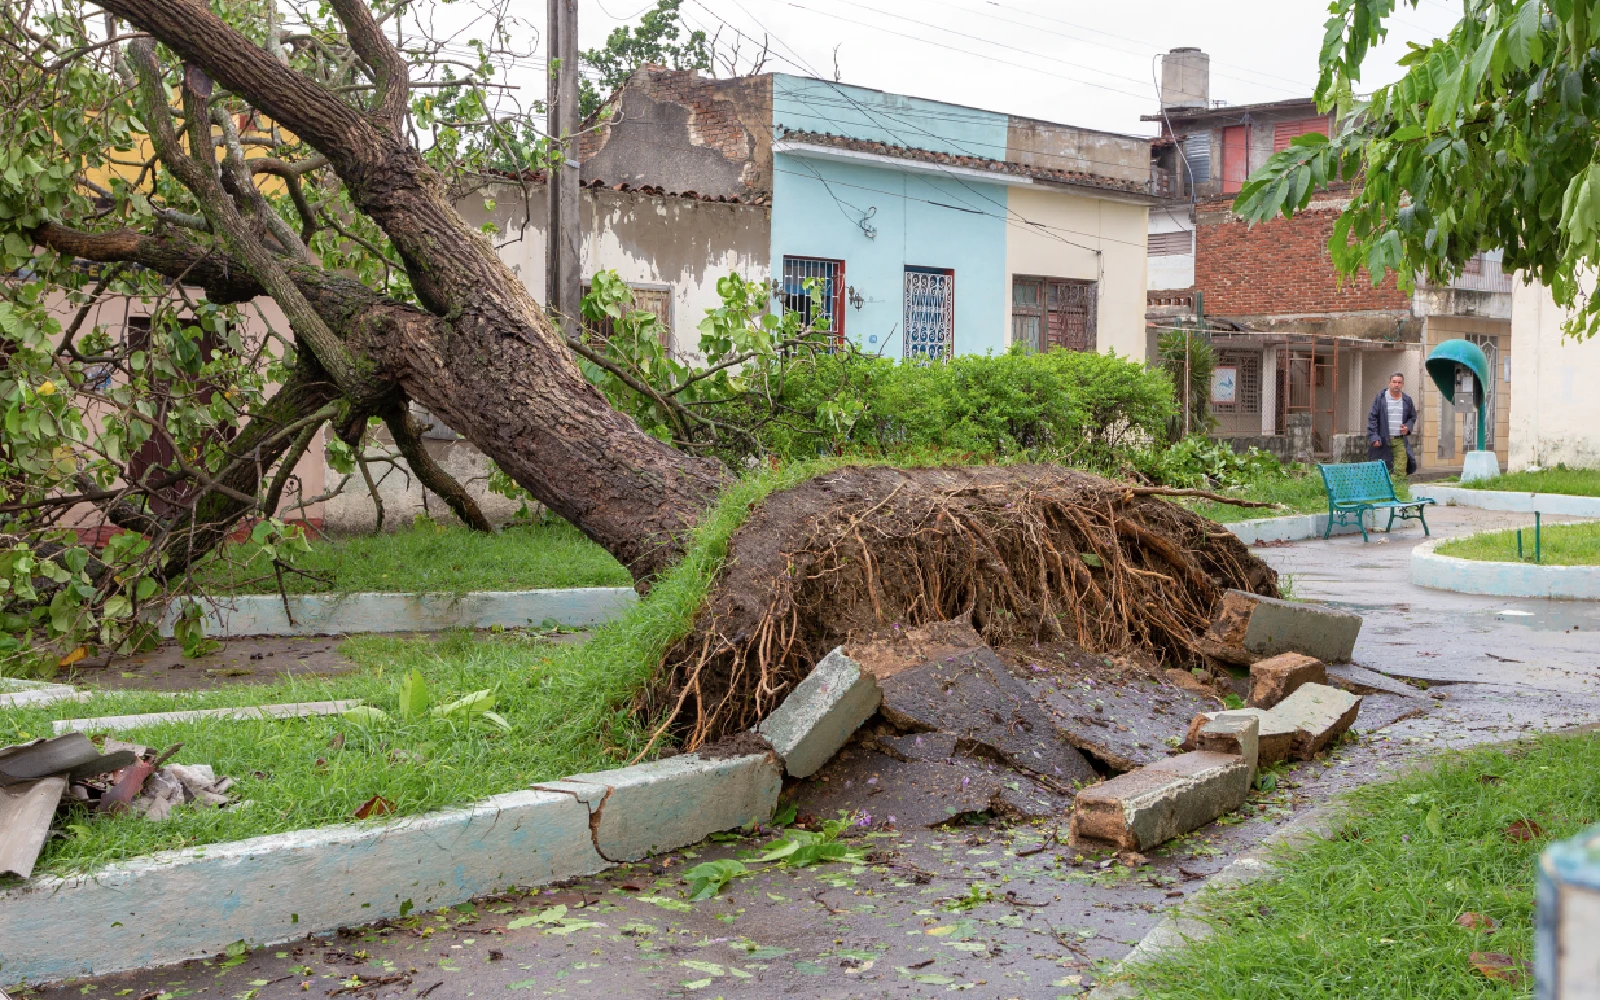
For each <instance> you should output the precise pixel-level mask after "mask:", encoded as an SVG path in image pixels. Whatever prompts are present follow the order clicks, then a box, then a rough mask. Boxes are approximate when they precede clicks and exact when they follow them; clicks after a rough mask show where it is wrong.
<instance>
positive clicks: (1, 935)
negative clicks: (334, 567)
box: [0, 661, 877, 984]
mask: <svg viewBox="0 0 1600 1000" xmlns="http://www.w3.org/2000/svg"><path fill="white" fill-rule="evenodd" d="M845 662H846V663H848V662H849V661H845ZM850 665H851V666H853V664H850ZM857 680H858V681H859V678H857ZM837 688H838V686H837V685H829V684H825V683H820V682H819V683H816V684H811V685H805V684H802V685H800V687H799V688H797V689H796V690H795V691H793V692H791V693H790V695H789V697H788V698H786V699H785V700H784V702H783V704H782V705H780V706H779V711H781V712H785V713H786V716H787V717H788V718H789V719H790V720H791V724H790V726H789V729H790V731H791V735H792V736H793V737H794V740H795V742H796V746H798V747H801V748H808V749H809V750H811V751H816V752H820V748H821V747H822V746H823V745H826V744H833V743H837V742H839V741H841V740H842V738H843V737H848V736H849V732H845V733H843V737H841V736H840V731H841V730H843V729H844V728H846V726H847V725H848V723H847V722H844V721H842V720H841V715H840V713H841V711H843V712H845V713H846V714H849V715H850V716H852V717H853V716H855V715H858V714H859V709H860V705H859V704H858V702H862V701H863V697H862V691H861V689H862V688H863V685H861V684H859V683H854V684H851V685H848V686H846V688H845V689H844V690H842V691H841V690H838V689H837ZM876 692H877V689H876V686H875V685H873V686H872V688H871V692H870V693H871V694H872V695H876ZM873 704H874V705H875V704H876V701H875V699H874V700H873ZM867 714H870V712H868V713H867ZM856 725H859V722H857V723H856ZM808 727H812V728H816V729H817V730H818V733H816V734H815V735H813V734H812V733H810V732H809V729H808ZM850 731H853V727H851V729H850ZM835 749H836V747H835ZM830 754H831V751H830ZM782 787H783V765H782V762H781V760H780V758H779V755H778V754H776V753H774V752H772V751H767V752H764V753H754V754H745V755H742V756H737V757H713V758H706V757H701V756H700V755H698V754H684V755H682V756H678V757H670V758H667V759H665V760H659V761H655V762H653V763H649V764H639V765H635V766H632V767H622V768H617V769H616V770H613V771H601V772H595V773H590V774H576V775H573V776H572V777H570V778H566V779H564V780H561V781H551V782H543V783H541V784H539V785H536V786H534V787H533V788H531V789H529V790H527V791H520V792H510V793H507V794H504V795H496V796H492V797H490V798H487V799H484V800H483V801H481V802H478V803H476V804H474V805H471V806H468V807H465V808H458V809H447V810H443V811H440V812H433V813H426V814H424V815H421V816H412V817H408V818H406V819H402V820H398V821H396V822H392V823H385V824H375V823H364V824H345V825H340V826H333V827H322V828H318V829H312V830H296V831H292V832H289V833H281V834H273V835H270V836H264V837H255V838H251V839H249V840H241V841H234V842H231V843H223V844H211V845H208V846H205V847H198V848H192V849H188V850H182V851H167V852H163V853H160V854H154V855H149V856H146V857H142V858H135V859H132V860H130V861H126V862H122V863H119V864H114V865H110V866H108V867H106V868H102V869H99V870H97V871H94V872H91V873H89V874H87V875H82V876H74V877H71V878H59V877H43V878H38V879H33V880H30V881H28V882H26V883H24V884H22V885H21V886H19V887H16V888H11V889H3V890H0V984H3V983H16V982H27V983H33V984H37V983H41V982H51V981H55V980H59V979H65V978H69V977H74V976H100V975H107V974H109V973H113V972H123V971H127V970H130V969H140V968H147V967H150V966H157V965H168V964H171V963H174V962H181V961H184V960H185V959H190V958H199V957H204V956H209V955H216V954H218V953H220V952H222V951H223V950H224V949H225V948H227V947H228V945H230V944H232V943H234V942H236V941H244V942H245V943H246V944H247V945H250V946H251V947H258V946H264V945H271V944H279V943H282V942H286V941H292V940H296V939H298V938H300V937H303V936H304V935H306V934H314V933H326V932H331V931H334V930H336V929H338V928H339V927H341V926H345V925H349V924H358V923H367V922H370V921H374V920H380V919H384V918H389V917H396V916H400V915H401V913H402V911H409V910H411V909H417V910H427V909H437V908H439V907H443V906H453V905H455V904H457V903H462V902H465V901H467V900H469V899H471V898H472V897H474V896H481V895H484V894H486V893H490V892H494V891H496V890H500V889H504V888H508V887H511V886H517V885H523V886H525V885H537V884H541V883H547V882H554V881H559V880H562V879H568V878H574V877H577V876H581V875H590V874H593V873H595V872H598V871H601V870H603V869H605V868H608V867H610V866H611V865H613V864H616V863H618V862H622V861H632V860H637V859H639V858H643V857H645V856H647V855H649V854H651V853H654V852H658V851H667V850H674V849H677V848H679V847H684V846H686V845H689V844H693V843H697V842H699V841H700V840H702V839H703V838H705V837H706V836H707V835H709V834H712V833H715V832H717V831H718V830H726V829H730V828H732V827H736V826H741V825H743V824H745V823H748V822H749V821H751V820H752V819H758V820H764V819H767V818H768V817H770V816H771V815H772V811H773V810H774V809H775V808H776V807H777V804H778V794H779V792H780V791H781V790H782ZM86 935H92V938H93V940H94V947H93V948H81V947H72V943H73V942H78V943H81V942H83V941H85V940H88V938H87V937H86Z"/></svg>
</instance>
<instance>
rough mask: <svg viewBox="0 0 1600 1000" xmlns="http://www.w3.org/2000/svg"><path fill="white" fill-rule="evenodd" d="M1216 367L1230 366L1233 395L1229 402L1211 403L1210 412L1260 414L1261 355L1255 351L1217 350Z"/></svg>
mask: <svg viewBox="0 0 1600 1000" xmlns="http://www.w3.org/2000/svg"><path fill="white" fill-rule="evenodd" d="M1217 368H1218V369H1222V368H1231V369H1233V372H1234V379H1233V382H1234V395H1233V402H1231V403H1217V402H1213V403H1212V404H1211V412H1212V413H1219V414H1221V413H1242V414H1252V413H1253V414H1260V412H1261V355H1260V353H1259V352H1256V351H1218V352H1217Z"/></svg>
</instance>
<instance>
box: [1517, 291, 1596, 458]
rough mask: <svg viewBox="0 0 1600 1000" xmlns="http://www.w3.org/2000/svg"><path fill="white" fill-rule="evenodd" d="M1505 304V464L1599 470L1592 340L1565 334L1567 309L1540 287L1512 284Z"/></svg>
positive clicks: (1594, 339)
mask: <svg viewBox="0 0 1600 1000" xmlns="http://www.w3.org/2000/svg"><path fill="white" fill-rule="evenodd" d="M1511 303H1512V305H1511V332H1510V340H1511V346H1512V349H1513V350H1515V352H1516V362H1515V365H1514V366H1513V367H1512V369H1511V370H1512V371H1513V372H1514V373H1515V377H1516V380H1517V382H1518V384H1519V386H1520V391H1519V392H1518V393H1517V396H1516V399H1515V401H1514V402H1513V403H1512V404H1511V406H1510V407H1508V410H1509V434H1508V437H1509V439H1510V440H1509V454H1508V461H1507V462H1506V463H1505V467H1506V468H1508V469H1509V470H1511V471H1519V470H1522V469H1528V468H1551V467H1553V466H1555V465H1557V464H1565V465H1567V466H1570V467H1573V468H1584V469H1595V468H1600V391H1597V389H1596V385H1595V382H1596V378H1597V376H1600V338H1591V339H1589V340H1585V341H1578V340H1574V339H1572V338H1570V337H1568V336H1566V335H1565V334H1564V332H1563V330H1562V324H1563V323H1565V322H1566V320H1567V317H1568V316H1569V313H1568V311H1567V310H1565V309H1563V308H1561V307H1560V306H1558V305H1556V303H1555V300H1554V299H1553V298H1552V297H1551V295H1550V290H1549V289H1548V288H1545V287H1544V286H1543V285H1539V284H1524V283H1523V282H1522V281H1520V280H1519V281H1516V282H1515V283H1514V285H1513V287H1512V293H1511Z"/></svg>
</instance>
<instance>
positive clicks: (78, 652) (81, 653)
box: [56, 646, 89, 667]
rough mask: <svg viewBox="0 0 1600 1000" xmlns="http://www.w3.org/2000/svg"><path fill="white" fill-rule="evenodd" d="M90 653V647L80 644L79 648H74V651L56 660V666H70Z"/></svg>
mask: <svg viewBox="0 0 1600 1000" xmlns="http://www.w3.org/2000/svg"><path fill="white" fill-rule="evenodd" d="M88 655H89V650H88V647H86V646H79V647H78V648H77V649H74V650H73V651H72V652H70V653H68V654H67V655H66V656H63V657H62V658H61V659H59V660H57V661H56V666H58V667H70V666H72V665H73V664H74V663H77V662H78V661H79V660H81V659H83V658H84V657H85V656H88Z"/></svg>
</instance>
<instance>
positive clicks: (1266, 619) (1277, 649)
mask: <svg viewBox="0 0 1600 1000" xmlns="http://www.w3.org/2000/svg"><path fill="white" fill-rule="evenodd" d="M1360 634H1361V616H1360V615H1356V614H1351V613H1350V612H1348V611H1336V610H1334V609H1333V608H1330V607H1326V606H1324V605H1321V604H1308V603H1305V602H1303V601H1285V600H1281V599H1279V598H1276V597H1262V596H1261V595H1259V594H1251V593H1248V592H1246V591H1243V590H1229V591H1226V592H1225V593H1224V594H1223V595H1222V603H1221V605H1220V606H1219V607H1218V609H1217V613H1216V615H1215V616H1214V617H1213V618H1212V621H1211V627H1210V628H1209V629H1208V630H1207V631H1206V634H1205V636H1204V638H1203V639H1202V642H1201V647H1202V649H1203V651H1204V652H1206V653H1207V654H1209V655H1211V656H1214V657H1216V658H1217V659H1220V660H1224V661H1226V662H1228V663H1237V664H1250V663H1254V662H1255V661H1256V660H1259V659H1264V658H1266V657H1269V656H1276V655H1278V654H1279V653H1305V654H1306V655H1307V656H1314V657H1316V658H1317V659H1319V660H1321V661H1323V662H1324V663H1344V662H1347V661H1348V660H1349V659H1350V656H1351V654H1352V653H1353V652H1354V651H1355V646H1356V637H1357V636H1358V635H1360Z"/></svg>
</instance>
